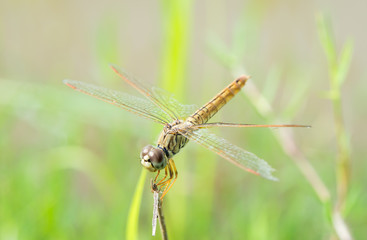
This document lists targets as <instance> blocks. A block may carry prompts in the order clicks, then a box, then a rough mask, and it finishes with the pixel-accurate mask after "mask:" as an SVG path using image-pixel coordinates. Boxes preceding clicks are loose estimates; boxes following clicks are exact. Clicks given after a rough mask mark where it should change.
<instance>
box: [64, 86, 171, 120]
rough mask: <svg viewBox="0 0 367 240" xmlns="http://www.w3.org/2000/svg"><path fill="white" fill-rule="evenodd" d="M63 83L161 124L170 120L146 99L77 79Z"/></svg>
mask: <svg viewBox="0 0 367 240" xmlns="http://www.w3.org/2000/svg"><path fill="white" fill-rule="evenodd" d="M63 83H65V84H66V85H67V86H69V87H71V88H73V89H75V90H77V91H79V92H82V93H85V94H87V95H90V96H92V97H95V98H98V99H101V100H103V101H105V102H108V103H111V104H113V105H115V106H118V107H120V108H123V109H125V110H128V111H130V112H133V113H135V114H137V115H139V116H141V117H144V118H147V119H150V120H153V121H155V122H158V123H160V124H162V125H164V124H166V123H169V122H171V120H170V119H171V118H170V116H169V115H168V114H167V113H166V112H165V111H163V110H162V109H161V108H159V107H158V106H156V105H155V104H153V103H152V102H150V101H148V100H146V99H143V98H139V97H135V96H132V95H129V94H127V93H123V92H119V91H115V90H111V89H107V88H103V87H99V86H95V85H93V84H89V83H84V82H79V81H73V80H64V81H63Z"/></svg>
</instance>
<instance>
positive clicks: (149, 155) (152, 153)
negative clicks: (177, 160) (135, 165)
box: [140, 145, 168, 172]
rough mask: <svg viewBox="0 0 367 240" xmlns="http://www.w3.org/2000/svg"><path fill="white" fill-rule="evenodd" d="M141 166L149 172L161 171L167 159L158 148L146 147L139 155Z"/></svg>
mask: <svg viewBox="0 0 367 240" xmlns="http://www.w3.org/2000/svg"><path fill="white" fill-rule="evenodd" d="M140 158H141V161H140V162H141V164H142V165H143V167H145V168H146V169H148V170H149V171H151V172H155V171H157V170H161V169H163V168H165V167H166V165H167V162H168V159H167V156H166V154H165V153H164V151H163V150H162V149H161V148H159V147H153V146H152V145H147V146H145V147H144V148H143V150H142V151H141V153H140Z"/></svg>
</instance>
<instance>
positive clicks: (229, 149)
mask: <svg viewBox="0 0 367 240" xmlns="http://www.w3.org/2000/svg"><path fill="white" fill-rule="evenodd" d="M180 133H181V134H182V135H184V136H185V137H187V138H188V139H190V140H192V141H194V142H196V143H198V144H200V145H202V146H204V147H206V148H207V149H209V150H211V151H213V152H215V153H216V154H218V155H220V156H221V157H223V158H224V159H227V160H228V161H229V162H231V163H233V164H234V165H236V166H238V167H240V168H242V169H244V170H246V171H248V172H250V173H253V174H256V175H260V176H262V177H264V178H267V179H269V180H273V181H276V180H277V178H275V177H274V176H273V175H272V172H273V171H274V169H273V168H272V167H271V166H270V165H269V164H268V163H267V162H266V161H264V160H263V159H261V158H259V157H258V156H256V155H255V154H253V153H250V152H248V151H246V150H244V149H242V148H240V147H237V146H236V145H233V144H232V143H230V142H229V141H227V140H226V139H224V138H221V137H219V136H217V135H215V134H213V133H211V132H210V131H208V130H207V129H200V130H194V131H192V130H187V129H182V130H181V131H180Z"/></svg>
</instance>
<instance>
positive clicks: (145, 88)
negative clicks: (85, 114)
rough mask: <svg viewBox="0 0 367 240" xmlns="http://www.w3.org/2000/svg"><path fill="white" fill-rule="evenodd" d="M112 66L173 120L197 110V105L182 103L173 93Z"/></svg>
mask: <svg viewBox="0 0 367 240" xmlns="http://www.w3.org/2000/svg"><path fill="white" fill-rule="evenodd" d="M111 67H112V69H113V70H114V71H115V72H116V73H117V74H118V75H119V76H120V77H121V78H122V79H123V80H124V81H125V82H127V83H128V84H129V85H130V86H132V87H133V88H135V89H136V90H137V91H139V92H140V93H141V94H143V95H144V96H145V97H146V98H148V99H149V100H150V101H151V102H152V103H153V104H155V105H156V106H157V107H159V108H161V109H162V111H164V112H165V113H166V115H168V116H170V118H171V120H175V119H186V118H187V117H188V116H190V115H191V114H193V113H194V112H195V111H196V110H197V107H196V106H195V105H184V104H181V103H180V102H179V101H177V100H176V99H175V98H174V96H173V94H171V93H168V92H167V91H164V90H162V89H160V88H157V87H154V86H150V85H149V84H148V83H142V82H140V81H139V80H138V79H136V78H135V77H134V76H133V75H131V74H129V73H128V72H126V71H125V70H124V69H122V68H120V67H118V66H116V65H113V64H111Z"/></svg>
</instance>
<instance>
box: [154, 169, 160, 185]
mask: <svg viewBox="0 0 367 240" xmlns="http://www.w3.org/2000/svg"><path fill="white" fill-rule="evenodd" d="M160 173H161V170H158V172H157V176H155V178H154V183H155V182H157V178H158V176H159V174H160Z"/></svg>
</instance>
